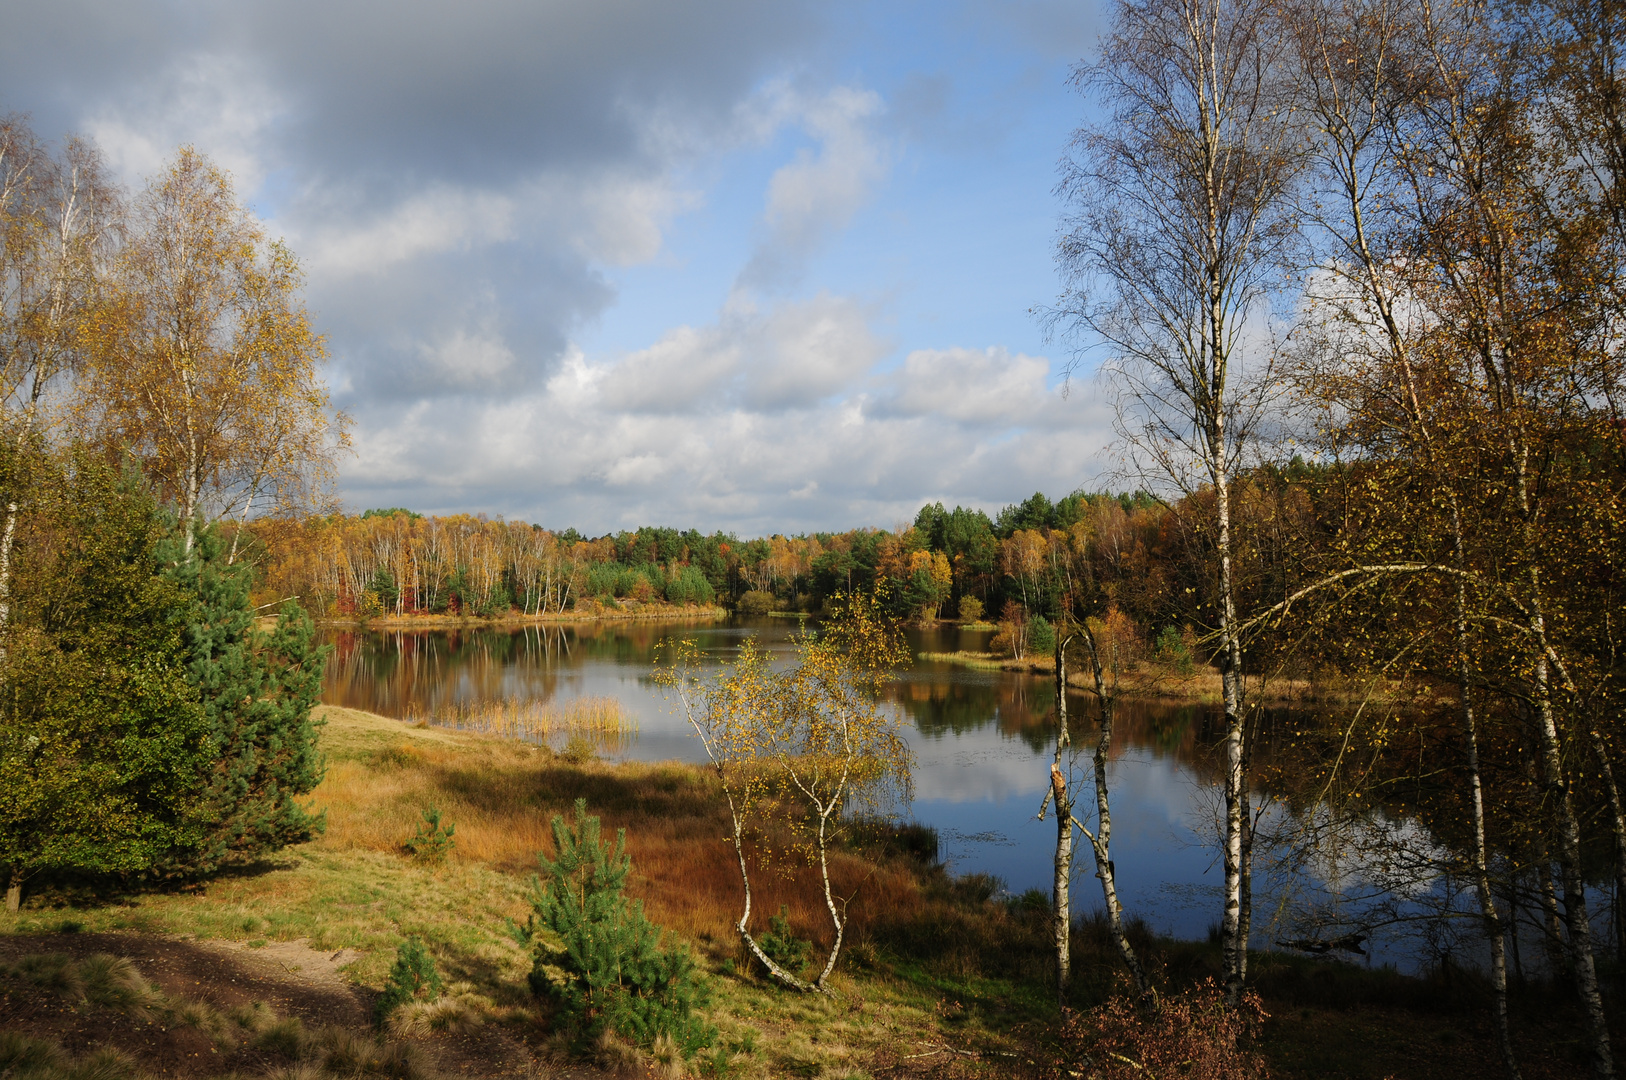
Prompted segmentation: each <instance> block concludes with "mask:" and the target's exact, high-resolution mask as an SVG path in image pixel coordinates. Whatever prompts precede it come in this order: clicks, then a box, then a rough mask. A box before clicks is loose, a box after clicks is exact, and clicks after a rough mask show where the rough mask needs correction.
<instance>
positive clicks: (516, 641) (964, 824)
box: [324, 619, 1286, 940]
mask: <svg viewBox="0 0 1626 1080" xmlns="http://www.w3.org/2000/svg"><path fill="white" fill-rule="evenodd" d="M796 629H797V623H796V621H795V620H787V619H771V620H763V621H758V622H706V623H687V624H684V623H674V622H656V621H649V622H617V623H590V624H580V625H556V626H545V627H537V626H531V627H523V628H514V629H475V630H460V631H459V630H446V631H434V632H416V633H408V632H370V633H369V632H354V631H343V632H330V633H329V634H328V638H327V639H328V640H329V641H330V642H331V643H332V644H333V645H334V646H335V649H334V653H333V656H332V658H331V660H330V661H329V668H328V672H327V679H326V685H325V690H324V700H326V701H327V702H328V703H330V704H335V705H344V706H350V707H353V708H359V709H366V710H369V711H372V712H377V713H382V714H383V715H386V716H394V717H397V718H403V719H404V718H406V717H408V716H414V715H416V716H421V715H425V714H430V715H432V714H434V713H436V712H437V711H445V710H451V709H454V708H457V707H459V706H461V707H465V708H466V707H467V706H469V705H470V704H475V703H482V702H489V701H497V700H504V701H521V702H523V701H527V700H529V701H534V702H536V703H537V705H538V707H541V706H544V705H548V704H550V703H551V704H552V705H554V706H558V707H564V706H568V705H569V703H570V702H572V701H575V700H577V699H581V698H589V697H613V698H616V699H617V700H619V701H620V703H621V705H622V708H623V709H625V710H626V712H627V713H628V714H630V717H631V718H632V720H633V722H634V724H635V726H636V731H637V734H636V737H635V738H634V739H633V740H632V741H631V742H630V744H629V745H627V746H626V747H625V748H624V750H622V752H621V753H620V754H619V755H618V756H620V757H623V758H635V759H640V760H664V759H672V758H676V759H681V760H687V761H697V760H701V759H702V758H703V756H704V755H703V751H702V750H701V748H700V746H699V744H698V742H697V741H696V740H695V739H693V738H692V737H690V735H689V731H688V728H687V726H686V724H685V722H684V720H683V719H682V717H681V716H680V715H678V714H676V713H675V712H674V711H673V709H672V707H671V705H670V703H669V702H668V701H667V700H666V699H665V698H664V697H663V696H662V694H661V692H660V691H659V689H658V688H657V687H655V686H654V685H653V684H652V682H651V680H650V679H649V673H650V669H651V665H652V663H653V658H654V650H655V646H656V644H657V643H658V642H660V641H661V640H662V639H663V638H666V637H672V636H675V637H687V638H690V639H692V640H694V641H695V643H696V644H697V645H698V646H699V648H700V650H701V651H702V654H703V655H704V656H705V657H707V658H708V659H709V660H711V661H712V662H716V663H722V662H725V661H726V660H727V659H728V658H729V657H730V656H731V655H732V653H733V650H734V649H735V648H736V647H737V646H738V645H739V644H740V642H742V641H743V640H744V639H745V638H747V637H751V636H754V637H756V638H757V639H758V641H759V642H760V643H761V644H762V645H763V647H764V648H766V649H767V650H768V651H769V652H770V654H772V655H774V656H775V657H777V658H778V659H780V660H782V661H785V662H788V661H789V660H790V658H791V656H792V654H793V652H794V648H795V646H794V642H793V640H792V636H793V634H794V633H795V631H796ZM988 636H989V633H988V632H986V631H984V632H976V631H961V630H959V629H957V628H948V629H942V630H932V631H912V632H911V633H910V647H911V651H912V653H913V654H916V655H918V654H919V653H922V652H935V653H941V652H952V651H955V650H961V649H964V650H973V651H976V650H981V649H983V648H985V647H986V643H987V640H988ZM888 694H889V697H890V698H891V700H892V702H893V703H894V705H895V707H896V708H897V709H899V710H900V713H901V715H902V717H903V718H904V719H906V721H907V726H908V730H907V732H906V734H907V737H908V738H909V741H910V744H911V746H912V748H913V749H914V751H915V755H916V768H915V800H914V803H913V807H912V813H913V815H914V816H915V817H916V818H917V819H919V820H920V821H923V822H925V823H927V824H929V825H932V826H933V827H935V828H936V829H937V830H938V833H939V836H940V838H941V841H942V843H941V853H942V855H943V856H944V858H945V859H946V860H948V861H949V862H950V863H951V864H952V866H953V868H954V869H956V870H957V871H960V872H962V873H965V872H984V873H991V874H995V875H998V876H999V877H1001V878H1003V879H1004V880H1005V881H1006V882H1007V884H1008V886H1009V887H1010V889H1011V890H1012V891H1017V892H1019V891H1022V890H1024V889H1029V888H1038V889H1043V890H1044V891H1046V892H1048V891H1049V888H1050V874H1051V871H1050V866H1051V859H1052V855H1053V851H1054V844H1055V826H1054V824H1053V823H1052V822H1050V821H1045V822H1039V821H1037V820H1036V819H1035V815H1036V813H1037V811H1038V809H1039V804H1040V800H1041V799H1042V797H1043V793H1044V791H1045V789H1046V786H1047V783H1048V770H1049V758H1050V754H1051V752H1052V747H1053V740H1054V737H1055V735H1054V719H1053V713H1054V705H1055V686H1054V682H1053V680H1051V679H1049V678H1047V677H1042V676H1037V675H1028V674H1019V673H1013V672H1005V671H989V670H971V669H967V668H963V667H958V666H954V665H949V664H943V663H937V662H925V661H922V662H918V663H916V664H915V665H914V666H913V667H912V668H911V669H909V670H907V671H905V672H903V673H902V674H901V675H900V677H899V678H898V679H897V680H896V681H895V682H894V683H892V684H891V685H890V687H889V689H888ZM1069 704H1070V707H1071V709H1070V711H1071V712H1072V714H1073V715H1074V716H1077V717H1087V716H1088V715H1089V714H1090V710H1091V708H1092V703H1091V699H1090V698H1089V697H1088V696H1087V695H1085V694H1082V693H1078V694H1077V695H1076V696H1070V700H1069ZM1284 718H1286V717H1285V714H1283V715H1282V716H1278V717H1275V718H1274V719H1275V720H1277V721H1279V720H1281V719H1284ZM1272 719H1273V718H1269V717H1267V718H1266V722H1265V724H1264V725H1263V730H1264V731H1265V732H1266V733H1267V735H1266V737H1265V738H1263V739H1261V740H1260V742H1259V743H1258V748H1257V754H1258V756H1259V760H1261V761H1263V760H1266V759H1268V756H1269V753H1270V740H1269V738H1268V732H1269V731H1270V730H1271V728H1272V726H1273V723H1272ZM1222 727H1223V724H1222V717H1221V715H1220V712H1219V710H1218V708H1217V707H1210V706H1201V705H1190V704H1168V703H1155V702H1145V701H1126V702H1124V703H1122V704H1121V705H1120V707H1119V712H1118V729H1117V730H1118V738H1117V740H1116V744H1115V746H1114V748H1113V756H1112V763H1111V768H1110V776H1111V782H1112V785H1113V800H1114V805H1113V824H1114V838H1113V847H1114V856H1115V859H1114V861H1115V862H1116V864H1117V868H1118V875H1119V889H1120V894H1121V895H1122V897H1123V901H1124V904H1125V906H1126V907H1127V908H1128V909H1129V910H1130V911H1131V912H1132V913H1134V914H1137V915H1140V916H1141V917H1144V918H1146V919H1147V921H1148V922H1150V923H1151V924H1152V925H1153V926H1154V927H1155V928H1157V929H1160V930H1163V931H1166V932H1171V933H1176V934H1180V935H1183V936H1201V935H1203V934H1205V933H1206V932H1207V930H1208V927H1209V925H1210V924H1211V923H1212V922H1214V921H1216V920H1217V918H1218V915H1219V910H1220V905H1219V899H1218V898H1219V895H1220V888H1221V882H1222V876H1223V871H1222V869H1221V867H1220V866H1219V862H1218V858H1217V852H1218V848H1217V844H1216V843H1215V841H1214V837H1215V835H1216V815H1217V814H1218V812H1219V802H1220V800H1219V798H1218V792H1217V790H1216V788H1215V786H1214V782H1215V780H1216V779H1217V776H1218V773H1217V769H1216V764H1217V763H1216V761H1215V759H1214V755H1213V754H1212V753H1211V752H1210V748H1211V747H1213V746H1214V744H1215V740H1216V737H1217V736H1218V734H1219V733H1220V731H1221V730H1222ZM1079 741H1080V742H1081V743H1087V742H1088V740H1087V738H1086V737H1082V736H1081V738H1080V740H1079ZM1084 861H1085V862H1087V861H1088V860H1084ZM1088 875H1089V869H1088V868H1087V867H1081V869H1080V876H1079V882H1078V886H1077V890H1076V893H1075V895H1078V896H1080V897H1081V903H1082V904H1083V905H1084V906H1086V907H1087V906H1088V905H1089V904H1090V903H1091V902H1092V901H1094V900H1095V899H1096V894H1095V892H1094V891H1093V890H1092V889H1091V888H1090V886H1091V885H1093V881H1091V879H1090V878H1089V876H1088ZM1263 877H1264V875H1262V874H1261V875H1260V879H1259V880H1257V881H1256V889H1257V891H1258V898H1257V899H1256V910H1259V911H1266V910H1269V896H1268V893H1269V891H1270V888H1271V886H1270V884H1269V882H1267V881H1265V880H1263ZM1267 933H1268V931H1267ZM1265 940H1268V938H1265Z"/></svg>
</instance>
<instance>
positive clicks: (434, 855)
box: [402, 806, 457, 866]
mask: <svg viewBox="0 0 1626 1080" xmlns="http://www.w3.org/2000/svg"><path fill="white" fill-rule="evenodd" d="M456 832H457V826H456V825H455V824H453V823H451V822H447V823H446V824H445V825H444V826H442V825H441V823H440V811H439V810H438V809H436V808H435V807H433V806H431V807H429V808H428V809H426V810H425V811H424V812H423V824H421V825H419V826H418V832H417V834H416V835H415V836H413V837H412V838H411V839H409V840H408V841H407V842H406V843H405V844H404V845H402V846H404V847H405V848H406V850H407V853H408V854H409V855H411V856H412V857H413V858H415V859H417V860H419V861H420V862H426V863H429V864H430V865H432V866H439V865H440V864H441V863H443V862H445V861H446V856H447V855H449V854H451V850H452V848H454V847H456V846H457V841H456V840H455V839H453V834H454V833H456Z"/></svg>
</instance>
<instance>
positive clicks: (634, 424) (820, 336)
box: [0, 0, 1112, 535]
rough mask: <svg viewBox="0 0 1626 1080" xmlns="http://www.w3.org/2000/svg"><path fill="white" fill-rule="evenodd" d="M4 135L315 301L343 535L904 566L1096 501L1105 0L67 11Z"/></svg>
mask: <svg viewBox="0 0 1626 1080" xmlns="http://www.w3.org/2000/svg"><path fill="white" fill-rule="evenodd" d="M6 24H7V25H6V33H5V34H4V35H3V36H0V112H10V111H17V112H24V113H27V114H29V115H30V116H31V118H32V120H33V124H34V127H35V129H36V130H37V131H38V132H39V133H40V134H41V135H42V136H44V137H46V138H49V139H57V138H60V137H62V136H64V135H66V134H68V133H78V134H82V135H87V136H90V137H91V138H93V139H94V140H95V141H96V142H97V144H98V145H99V146H100V147H101V148H102V151H103V153H104V154H105V156H106V158H107V160H108V162H109V164H110V165H111V166H112V167H113V169H114V170H115V172H116V173H117V175H119V176H120V177H121V178H122V180H123V182H124V183H125V184H126V185H128V187H129V188H130V189H131V190H132V191H134V190H138V189H139V188H140V187H141V185H142V184H143V183H144V182H145V180H146V178H148V177H150V176H153V175H155V174H157V173H158V172H159V171H160V170H162V169H163V168H164V166H165V164H166V162H168V161H169V160H170V159H171V158H172V157H173V155H174V153H175V151H176V149H177V148H178V147H179V146H181V145H183V144H190V145H192V146H194V147H195V148H196V149H198V150H200V151H202V152H203V153H205V154H206V155H208V156H209V157H210V158H212V159H213V160H214V161H215V162H216V163H217V164H220V165H222V166H224V167H225V168H227V169H228V170H230V172H231V174H232V175H233V177H234V179H235V183H236V186H237V191H238V194H239V196H240V197H241V198H242V199H243V200H244V201H245V202H246V203H248V204H249V205H250V206H252V208H253V209H254V210H255V212H256V213H258V214H259V215H260V216H261V217H262V218H263V219H264V220H265V222H266V223H267V226H268V229H269V231H270V232H271V233H272V234H273V235H278V236H281V237H282V238H284V239H285V240H286V241H287V242H288V244H289V245H290V246H291V247H292V248H293V250H294V251H295V252H296V253H297V254H298V255H299V257H300V259H301V260H302V263H303V266H304V269H305V272H306V274H307V285H306V293H305V300H306V304H307V306H308V308H309V310H310V312H311V314H312V316H313V317H314V319H315V322H316V325H317V327H318V329H319V330H320V331H321V332H322V333H323V334H324V335H325V337H326V340H327V344H328V348H329V352H330V355H331V359H330V361H329V365H328V367H327V379H328V383H329V386H330V388H331V390H332V394H333V400H334V402H335V404H336V405H338V406H339V407H340V408H342V409H344V410H345V411H346V412H347V413H348V414H349V415H350V416H351V417H352V419H353V438H354V453H353V455H351V456H349V457H347V458H346V459H344V461H343V462H342V465H341V471H340V482H339V495H340V497H341V498H342V500H343V502H344V505H345V507H346V508H347V509H349V510H351V511H359V510H362V509H365V508H369V507H381V506H404V507H408V508H410V509H413V510H417V511H419V512H423V513H456V512H468V513H480V512H483V513H486V514H489V515H492V516H494V517H495V516H498V515H502V516H504V517H507V518H509V519H519V520H525V521H531V522H536V523H540V524H543V525H546V526H548V527H550V528H555V529H562V528H565V527H567V526H574V527H576V528H578V529H581V530H582V531H584V532H587V533H590V534H594V535H597V534H601V533H604V532H608V531H614V530H619V529H630V528H635V527H637V526H640V525H672V526H677V527H681V528H689V527H695V528H700V529H703V530H706V531H711V530H714V529H723V530H729V531H735V532H738V533H740V534H741V535H765V534H770V533H796V532H803V531H811V530H837V529H847V528H853V527H857V526H866V525H873V526H878V527H882V528H891V527H894V526H895V525H897V524H900V523H902V522H905V521H908V520H912V519H913V517H914V515H915V512H916V510H918V508H919V507H920V506H921V505H922V504H924V503H927V502H936V501H941V502H943V503H944V504H946V505H948V506H951V507H952V506H954V505H956V504H959V505H965V506H972V507H980V508H983V509H986V510H989V511H990V512H992V511H997V510H998V509H999V508H1000V507H1001V506H1004V505H1006V504H1009V503H1014V502H1017V501H1019V500H1021V499H1023V498H1025V497H1026V496H1027V495H1029V494H1031V493H1033V492H1034V491H1044V492H1046V493H1047V494H1049V495H1050V496H1052V497H1057V496H1060V495H1063V494H1066V493H1067V492H1069V491H1072V490H1075V489H1077V488H1080V487H1087V488H1094V487H1097V486H1109V483H1110V476H1109V475H1108V474H1109V473H1110V470H1111V464H1112V463H1111V458H1110V455H1109V453H1108V451H1107V446H1108V444H1109V442H1110V440H1111V410H1110V407H1109V405H1108V403H1107V401H1106V399H1105V394H1104V392H1103V388H1102V386H1101V385H1100V384H1099V383H1098V382H1096V381H1095V380H1094V379H1093V378H1092V377H1091V375H1090V360H1091V358H1089V357H1086V358H1085V359H1084V362H1083V363H1082V364H1081V366H1080V367H1079V369H1078V370H1077V371H1076V372H1075V373H1074V374H1073V376H1072V378H1071V380H1070V381H1068V380H1065V379H1064V377H1063V376H1064V368H1065V367H1066V366H1067V364H1068V362H1069V361H1070V360H1071V359H1072V353H1071V352H1070V347H1069V346H1068V344H1067V343H1066V342H1064V341H1058V340H1051V339H1049V338H1047V336H1046V333H1045V330H1044V327H1043V325H1042V323H1041V320H1040V319H1039V318H1038V317H1037V316H1036V315H1035V314H1034V310H1035V309H1038V308H1043V307H1044V306H1045V305H1047V304H1050V303H1052V302H1054V301H1055V299H1056V297H1057V294H1058V291H1059V278H1058V276H1057V273H1056V268H1055V262H1054V250H1055V244H1056V239H1057V237H1058V234H1059V222H1060V218H1061V215H1062V213H1063V210H1064V207H1063V206H1062V204H1061V202H1060V201H1059V200H1058V198H1057V196H1056V195H1055V194H1054V187H1055V183H1056V180H1057V177H1058V173H1057V165H1058V162H1059V161H1060V159H1061V157H1062V155H1063V154H1064V153H1065V151H1066V147H1067V143H1068V140H1069V138H1070V136H1071V134H1072V132H1073V131H1074V130H1075V129H1076V128H1077V127H1078V126H1079V125H1080V124H1081V123H1084V122H1086V121H1087V120H1089V119H1091V115H1090V112H1089V109H1090V105H1089V102H1087V101H1086V100H1085V99H1084V98H1082V97H1081V96H1080V95H1079V94H1077V93H1076V92H1075V91H1073V90H1072V89H1071V88H1070V87H1069V85H1068V76H1069V74H1070V72H1071V70H1072V68H1073V66H1074V65H1075V64H1076V63H1078V62H1079V61H1080V60H1082V59H1084V58H1086V57H1087V56H1088V55H1089V53H1090V52H1091V50H1092V49H1093V46H1094V42H1095V38H1096V34H1097V32H1098V30H1099V13H1098V10H1097V3H1096V2H1095V0H1074V2H1071V3H1064V2H1052V0H1004V2H997V3H996V2H994V0H939V2H937V3H930V4H927V3H914V2H908V0H872V2H866V3H845V2H841V0H833V2H832V0H822V2H818V3H813V2H804V0H776V2H773V3H762V2H760V0H686V2H674V0H592V2H587V0H573V2H561V0H523V2H522V0H463V2H459V3H455V4H453V3H444V2H443V3H430V2H425V0H392V2H390V3H384V2H381V0H280V2H277V3H270V2H267V0H240V2H234V3H232V4H219V3H211V2H204V0H117V2H114V0H53V2H52V3H49V4H20V5H14V7H13V10H11V11H9V12H8V14H7V16H6Z"/></svg>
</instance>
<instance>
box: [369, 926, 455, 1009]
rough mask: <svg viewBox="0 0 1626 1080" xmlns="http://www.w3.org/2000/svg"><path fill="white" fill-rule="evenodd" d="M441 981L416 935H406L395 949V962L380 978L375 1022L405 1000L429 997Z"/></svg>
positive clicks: (431, 999)
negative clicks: (380, 992) (386, 976)
mask: <svg viewBox="0 0 1626 1080" xmlns="http://www.w3.org/2000/svg"><path fill="white" fill-rule="evenodd" d="M441 989H442V983H441V981H440V972H438V971H436V970H435V961H434V959H433V958H432V957H431V956H430V955H429V953H428V952H426V951H425V950H424V947H423V943H422V942H420V941H419V940H418V939H417V938H407V939H406V940H405V941H403V942H402V943H401V947H400V948H399V949H397V950H396V953H395V966H394V967H392V968H390V974H389V978H388V979H386V980H384V993H383V995H382V996H381V997H379V999H378V1022H379V1023H380V1024H382V1023H383V1022H384V1021H385V1020H387V1019H388V1018H389V1015H390V1013H392V1012H394V1011H395V1010H396V1009H398V1008H400V1007H401V1006H402V1005H405V1004H406V1003H407V1002H409V1001H433V1000H435V999H436V998H438V997H439V996H440V992H441Z"/></svg>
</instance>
